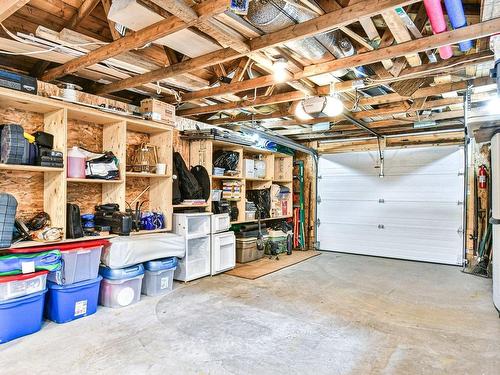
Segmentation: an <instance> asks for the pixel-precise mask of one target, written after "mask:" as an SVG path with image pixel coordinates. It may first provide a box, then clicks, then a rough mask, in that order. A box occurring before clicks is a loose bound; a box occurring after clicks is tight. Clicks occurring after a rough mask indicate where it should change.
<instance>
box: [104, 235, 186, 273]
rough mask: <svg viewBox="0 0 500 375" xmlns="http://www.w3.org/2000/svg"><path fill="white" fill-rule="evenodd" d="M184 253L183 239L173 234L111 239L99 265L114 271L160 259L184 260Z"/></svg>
mask: <svg viewBox="0 0 500 375" xmlns="http://www.w3.org/2000/svg"><path fill="white" fill-rule="evenodd" d="M185 253H186V249H185V240H184V237H183V236H179V235H177V234H174V233H155V234H145V235H140V236H130V237H124V236H123V237H115V238H113V239H111V240H110V241H109V245H107V246H105V247H104V249H103V250H102V254H101V263H103V264H104V265H105V266H107V267H109V268H115V269H116V268H124V267H128V266H133V265H135V264H139V263H143V262H147V261H150V260H155V259H161V258H168V257H177V258H184V255H185Z"/></svg>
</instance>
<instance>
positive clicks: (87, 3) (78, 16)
mask: <svg viewBox="0 0 500 375" xmlns="http://www.w3.org/2000/svg"><path fill="white" fill-rule="evenodd" d="M99 1H100V0H84V2H83V3H82V5H81V6H80V8H78V10H77V11H76V13H75V14H74V15H73V17H71V19H70V21H69V22H68V24H67V26H66V27H67V28H68V29H75V28H76V27H77V26H78V25H79V24H80V22H82V21H83V20H84V19H85V18H86V17H87V16H88V15H89V14H90V13H92V11H93V10H94V8H95V7H96V6H97V4H99Z"/></svg>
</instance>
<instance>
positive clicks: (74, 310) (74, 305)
mask: <svg viewBox="0 0 500 375" xmlns="http://www.w3.org/2000/svg"><path fill="white" fill-rule="evenodd" d="M101 280H102V277H101V276H98V277H96V278H95V279H93V280H86V281H81V282H79V283H75V284H71V285H58V284H56V283H52V282H49V283H48V290H49V291H48V293H47V302H46V305H45V316H46V317H47V319H50V320H52V321H54V322H56V323H59V324H61V323H67V322H71V321H73V320H76V319H80V318H83V317H85V316H89V315H92V314H94V313H95V312H96V311H97V299H98V297H99V286H100V283H101Z"/></svg>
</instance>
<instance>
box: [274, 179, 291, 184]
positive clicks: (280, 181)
mask: <svg viewBox="0 0 500 375" xmlns="http://www.w3.org/2000/svg"><path fill="white" fill-rule="evenodd" d="M273 182H277V183H287V184H288V183H292V182H293V180H273Z"/></svg>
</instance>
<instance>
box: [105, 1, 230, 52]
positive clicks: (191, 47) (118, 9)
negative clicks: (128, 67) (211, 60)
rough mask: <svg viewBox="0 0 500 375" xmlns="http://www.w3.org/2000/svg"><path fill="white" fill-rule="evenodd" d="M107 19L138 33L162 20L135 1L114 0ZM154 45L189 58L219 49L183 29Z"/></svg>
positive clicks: (204, 38) (158, 40)
mask: <svg viewBox="0 0 500 375" xmlns="http://www.w3.org/2000/svg"><path fill="white" fill-rule="evenodd" d="M108 17H109V19H110V20H112V21H113V22H116V23H118V24H120V25H123V26H126V27H127V28H129V29H131V30H134V31H138V30H141V29H143V28H145V27H147V26H150V25H152V24H154V23H156V22H159V21H162V20H163V19H164V18H163V17H162V16H160V15H159V14H157V13H155V12H153V11H152V10H150V9H148V8H146V7H144V6H142V5H141V4H139V3H138V2H137V1H136V0H114V1H113V4H112V5H111V8H110V10H109V14H108ZM155 43H158V44H161V45H164V46H167V47H170V48H172V49H173V50H175V51H178V52H180V53H182V54H184V55H186V56H189V57H191V58H192V57H197V56H201V55H205V54H207V53H209V52H213V51H217V50H219V49H221V47H220V46H219V45H218V44H217V43H215V42H213V41H211V40H210V39H208V38H206V37H204V36H202V35H200V34H198V33H197V32H195V31H193V30H190V29H184V30H180V31H177V32H175V33H172V34H170V35H167V36H165V37H163V38H160V39H157V40H156V41H155Z"/></svg>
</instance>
